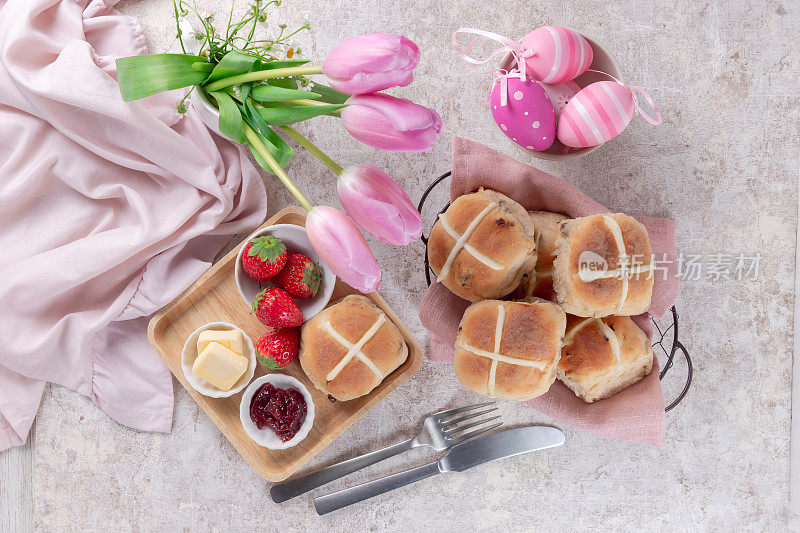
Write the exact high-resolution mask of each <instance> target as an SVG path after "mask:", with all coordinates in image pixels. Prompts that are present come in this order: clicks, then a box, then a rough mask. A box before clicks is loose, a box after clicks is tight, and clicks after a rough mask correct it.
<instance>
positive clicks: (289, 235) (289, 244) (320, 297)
mask: <svg viewBox="0 0 800 533" xmlns="http://www.w3.org/2000/svg"><path fill="white" fill-rule="evenodd" d="M259 235H274V236H275V237H280V238H281V239H283V243H284V244H285V245H286V249H287V250H288V251H289V253H297V252H299V253H301V254H304V255H305V256H306V257H308V258H309V259H311V260H312V261H314V263H316V264H317V265H318V266H319V267H320V268H321V269H322V283H320V286H319V291H317V295H316V296H313V297H311V298H302V299H296V300H295V301H296V302H297V305H298V306H299V307H300V310H301V311H302V312H303V320H308V319H309V318H311V317H313V316H314V315H316V314H317V313H319V312H320V311H322V310H323V309H325V306H326V305H328V302H329V301H330V299H331V296H332V295H333V288H334V286H336V275H334V273H333V271H332V270H331V269H330V268H328V265H326V264H325V263H324V262H323V261H322V260H320V258H319V256H318V255H317V253H316V252H315V251H314V248H312V247H311V242H310V241H309V240H308V235H306V230H305V228H304V227H302V226H296V225H294V224H275V225H274V226H267V227H266V228H262V229H260V230H258V231H256V232H255V233H253V234H252V235H250V236H249V237H247V239H246V240H245V242H247V241H249V240H250V239H253V238H255V237H258V236H259ZM244 248H245V247H244V245H242V247H241V248H239V253H238V254H237V255H236V268H235V269H234V274H235V276H236V287H237V288H238V289H239V294H240V295H241V296H242V300H244V301H245V303H246V304H247V306H248V307H250V306H252V305H253V298H255V296H256V294H258V291H260V290H261V289H263V288H265V287H271V286H272V282H271V281H270V280H267V281H256V280H254V279H253V278H251V277H250V276H248V275H247V273H246V272H245V271H244V268H242V254H243V253H244Z"/></svg>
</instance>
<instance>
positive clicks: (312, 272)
mask: <svg viewBox="0 0 800 533" xmlns="http://www.w3.org/2000/svg"><path fill="white" fill-rule="evenodd" d="M301 281H302V282H303V284H304V285H305V286H306V287H308V288H309V290H310V291H311V295H312V296H316V295H317V292H318V291H319V286H320V283H322V272H320V269H319V267H318V266H317V265H315V264H313V263H312V264H311V265H310V266H307V267H306V268H304V269H303V279H302V280H301Z"/></svg>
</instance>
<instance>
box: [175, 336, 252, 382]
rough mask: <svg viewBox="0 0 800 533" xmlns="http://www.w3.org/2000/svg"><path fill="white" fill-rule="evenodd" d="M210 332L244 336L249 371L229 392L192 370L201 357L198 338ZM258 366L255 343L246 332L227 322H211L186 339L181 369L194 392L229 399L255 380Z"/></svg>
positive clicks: (244, 351)
mask: <svg viewBox="0 0 800 533" xmlns="http://www.w3.org/2000/svg"><path fill="white" fill-rule="evenodd" d="M208 330H215V331H238V332H239V333H241V335H242V354H241V355H242V356H243V357H244V358H245V359H247V369H246V370H245V371H244V374H242V375H241V377H239V379H238V380H236V382H235V383H234V384H233V386H232V387H231V388H230V389H229V390H222V389H219V388H217V387H215V386H214V385H212V384H211V383H209V382H208V381H206V380H204V379H202V378H201V377H200V376H198V375H197V374H196V373H195V372H194V371H193V370H192V367H193V365H194V364H195V361H196V360H197V358H198V356H199V354H198V351H197V348H198V346H197V344H198V342H197V341H198V338H199V337H200V333H202V332H203V331H208ZM256 364H257V361H256V350H255V347H254V346H253V341H252V340H251V339H250V337H248V336H247V334H246V333H245V332H244V331H242V330H241V328H238V327H236V326H234V325H233V324H229V323H227V322H211V323H210V324H206V325H204V326H201V327H199V328H197V329H196V330H195V331H194V332H193V333H192V334H191V335H189V337H188V338H187V339H186V343H185V344H184V345H183V352H182V353H181V369H182V370H183V375H184V377H186V381H188V382H189V385H191V387H192V388H193V389H194V390H196V391H197V392H199V393H200V394H202V395H203V396H208V397H210V398H228V397H230V396H233V395H234V394H236V393H238V392H241V391H242V390H243V389H244V388H245V387H246V386H247V384H248V383H250V380H252V379H253V375H254V374H255V371H256Z"/></svg>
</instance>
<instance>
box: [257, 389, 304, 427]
mask: <svg viewBox="0 0 800 533" xmlns="http://www.w3.org/2000/svg"><path fill="white" fill-rule="evenodd" d="M307 411H308V406H307V405H306V399H305V398H303V395H302V394H301V393H300V391H298V390H297V389H278V388H276V387H275V386H274V385H272V383H264V384H263V385H261V386H260V387H259V388H258V390H257V391H256V393H255V394H254V395H253V399H252V400H250V420H252V421H253V423H254V424H255V425H256V426H258V429H264V428H265V427H269V428H270V429H272V431H274V432H275V434H276V435H278V436H279V437H280V438H281V441H283V442H286V441H288V440H291V439H292V437H294V436H295V435H297V432H298V431H299V430H300V426H302V425H303V420H305V418H306V412H307Z"/></svg>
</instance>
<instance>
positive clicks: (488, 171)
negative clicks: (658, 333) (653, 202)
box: [419, 138, 679, 446]
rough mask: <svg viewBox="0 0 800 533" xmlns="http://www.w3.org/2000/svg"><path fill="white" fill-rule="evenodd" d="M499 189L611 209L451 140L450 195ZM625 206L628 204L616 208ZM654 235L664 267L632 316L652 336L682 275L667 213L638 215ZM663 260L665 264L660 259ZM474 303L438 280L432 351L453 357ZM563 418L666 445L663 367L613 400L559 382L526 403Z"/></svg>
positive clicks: (545, 201)
mask: <svg viewBox="0 0 800 533" xmlns="http://www.w3.org/2000/svg"><path fill="white" fill-rule="evenodd" d="M479 187H485V188H489V189H494V190H497V191H499V192H501V193H503V194H505V195H507V196H509V197H510V198H512V199H514V200H516V201H517V202H519V203H520V204H522V205H523V206H525V207H526V208H527V209H529V210H544V211H553V212H556V213H563V214H565V215H568V216H570V217H572V218H575V217H582V216H587V215H591V214H596V213H608V212H609V210H608V209H607V208H606V207H604V206H603V205H601V204H599V203H598V202H596V201H594V200H593V199H592V198H590V197H589V196H587V195H585V194H584V193H582V192H581V191H580V190H579V189H578V188H577V187H575V186H574V185H572V184H570V183H567V182H565V181H563V180H560V179H558V178H556V177H554V176H551V175H550V174H547V173H546V172H542V171H541V170H538V169H536V168H533V167H531V166H528V165H525V164H522V163H520V162H519V161H516V160H514V159H512V158H510V157H508V156H505V155H503V154H500V153H498V152H496V151H494V150H492V149H490V148H488V147H486V146H484V145H482V144H479V143H476V142H471V141H467V140H464V139H459V138H456V139H455V140H454V141H453V175H452V178H451V185H450V198H451V199H455V198H457V197H458V196H461V195H462V194H466V193H469V192H472V191H475V190H477V189H478V188H479ZM615 208H616V209H617V210H619V211H626V209H624V206H615ZM635 218H636V219H637V220H638V221H639V222H641V223H642V224H644V226H645V227H646V228H647V231H648V232H649V234H650V243H651V246H652V248H653V253H654V255H655V259H656V261H658V262H659V264H663V266H664V267H666V272H656V273H655V285H654V288H653V300H652V305H651V307H650V311H649V313H646V314H645V315H641V316H638V317H633V319H634V320H635V321H636V323H637V324H638V325H639V326H640V327H641V328H642V329H643V330H644V331H645V333H647V335H648V337H651V336H652V330H651V325H650V320H649V319H650V317H651V316H656V317H660V316H662V315H664V314H665V313H666V312H667V311H668V310H669V308H670V307H672V305H673V304H674V303H675V301H676V300H677V298H678V288H679V280H678V277H677V263H676V262H675V259H676V251H675V223H674V222H672V221H671V220H666V219H663V218H651V217H642V216H636V217H635ZM661 262H663V263H661ZM468 306H469V302H467V301H466V300H462V299H461V298H459V297H458V296H456V295H454V294H453V293H451V292H450V291H449V290H447V289H446V288H445V287H444V286H443V285H442V284H440V283H434V284H433V285H431V286H430V287H429V288H428V291H427V292H426V293H425V296H424V297H423V299H422V303H421V305H420V312H419V316H420V319H421V320H422V325H423V326H425V328H426V329H428V331H430V332H431V341H430V352H429V356H430V358H431V359H432V360H433V361H442V362H451V361H452V360H453V356H454V351H455V349H454V345H455V340H456V335H457V333H458V323H459V322H460V321H461V317H462V316H463V314H464V310H465V309H466V308H467V307H468ZM528 404H529V405H531V406H532V407H533V408H534V409H536V410H537V411H539V412H541V413H543V414H545V415H547V416H549V417H551V418H553V419H554V420H556V421H557V422H561V423H564V424H567V425H569V426H572V427H576V428H579V429H582V430H584V431H589V432H592V433H596V434H598V435H602V436H605V437H611V438H617V439H622V440H629V441H636V442H646V443H650V444H654V445H657V446H661V445H663V444H664V398H663V396H662V394H661V384H660V383H659V381H658V364H655V365H654V367H653V371H652V372H651V373H650V375H648V376H647V377H646V378H644V379H643V380H641V381H640V382H638V383H636V384H635V385H632V386H630V387H628V388H627V389H625V390H623V391H622V392H620V393H618V394H616V395H614V396H613V397H611V398H608V399H605V400H601V401H598V402H595V403H592V404H587V403H585V402H584V401H583V400H581V399H580V398H578V397H577V396H575V395H574V394H573V393H572V391H570V390H569V389H568V388H567V387H566V386H565V385H563V384H562V383H561V382H560V381H556V382H555V383H554V384H553V386H552V387H551V388H550V391H548V392H547V393H546V394H544V395H542V396H540V397H538V398H534V399H533V400H531V401H530V402H528Z"/></svg>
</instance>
